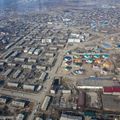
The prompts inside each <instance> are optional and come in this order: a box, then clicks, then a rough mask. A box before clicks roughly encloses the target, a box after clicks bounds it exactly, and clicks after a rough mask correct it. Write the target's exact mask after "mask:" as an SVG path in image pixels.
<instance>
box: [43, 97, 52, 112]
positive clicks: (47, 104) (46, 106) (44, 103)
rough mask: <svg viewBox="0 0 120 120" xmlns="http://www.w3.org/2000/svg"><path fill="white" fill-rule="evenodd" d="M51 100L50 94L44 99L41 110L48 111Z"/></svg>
mask: <svg viewBox="0 0 120 120" xmlns="http://www.w3.org/2000/svg"><path fill="white" fill-rule="evenodd" d="M50 100H51V97H50V96H46V97H45V99H44V101H43V104H42V106H41V110H43V111H46V110H47V108H48V106H49V104H50Z"/></svg>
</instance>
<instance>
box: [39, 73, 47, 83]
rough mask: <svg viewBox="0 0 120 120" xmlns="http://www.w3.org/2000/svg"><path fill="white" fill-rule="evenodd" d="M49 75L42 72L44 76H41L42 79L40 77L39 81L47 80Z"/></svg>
mask: <svg viewBox="0 0 120 120" xmlns="http://www.w3.org/2000/svg"><path fill="white" fill-rule="evenodd" d="M47 75H48V73H46V72H42V74H41V75H40V77H39V80H41V81H44V80H46V77H47Z"/></svg>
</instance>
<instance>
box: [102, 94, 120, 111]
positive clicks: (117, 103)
mask: <svg viewBox="0 0 120 120" xmlns="http://www.w3.org/2000/svg"><path fill="white" fill-rule="evenodd" d="M102 103H103V109H104V110H106V111H112V112H120V97H119V96H117V95H102Z"/></svg>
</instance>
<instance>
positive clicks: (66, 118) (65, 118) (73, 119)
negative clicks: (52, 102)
mask: <svg viewBox="0 0 120 120" xmlns="http://www.w3.org/2000/svg"><path fill="white" fill-rule="evenodd" d="M60 120H83V117H82V116H80V115H72V113H71V114H66V113H65V114H64V113H63V114H62V115H61V117H60Z"/></svg>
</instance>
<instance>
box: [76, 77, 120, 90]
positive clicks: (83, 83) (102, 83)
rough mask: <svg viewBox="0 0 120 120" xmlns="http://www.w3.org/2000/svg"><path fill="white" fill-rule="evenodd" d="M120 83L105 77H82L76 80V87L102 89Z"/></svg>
mask: <svg viewBox="0 0 120 120" xmlns="http://www.w3.org/2000/svg"><path fill="white" fill-rule="evenodd" d="M118 85H120V84H119V82H117V81H116V82H115V81H113V80H112V79H111V80H106V79H98V78H95V79H84V80H78V82H77V85H76V86H77V88H78V89H93V90H94V89H101V90H103V88H104V87H109V86H118Z"/></svg>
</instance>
